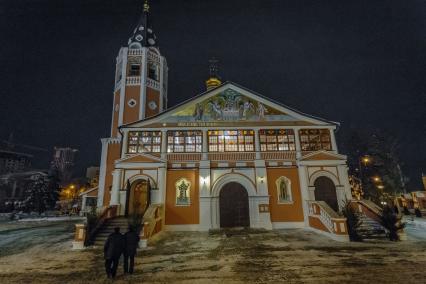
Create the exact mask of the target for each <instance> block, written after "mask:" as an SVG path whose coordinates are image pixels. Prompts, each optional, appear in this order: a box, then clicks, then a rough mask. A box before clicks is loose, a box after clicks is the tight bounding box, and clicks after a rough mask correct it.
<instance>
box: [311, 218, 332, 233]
mask: <svg viewBox="0 0 426 284" xmlns="http://www.w3.org/2000/svg"><path fill="white" fill-rule="evenodd" d="M309 226H311V227H312V228H315V229H318V230H321V231H324V232H328V233H330V231H329V230H328V229H327V227H326V226H324V224H323V223H322V222H321V221H320V220H319V219H317V218H314V217H311V216H309Z"/></svg>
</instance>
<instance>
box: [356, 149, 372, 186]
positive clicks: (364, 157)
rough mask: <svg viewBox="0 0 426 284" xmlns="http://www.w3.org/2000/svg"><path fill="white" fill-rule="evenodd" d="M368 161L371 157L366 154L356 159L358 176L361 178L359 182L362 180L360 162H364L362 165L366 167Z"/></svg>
mask: <svg viewBox="0 0 426 284" xmlns="http://www.w3.org/2000/svg"><path fill="white" fill-rule="evenodd" d="M370 162H371V158H370V157H369V156H368V155H365V156H363V157H361V158H360V159H359V160H358V165H359V178H360V180H361V184H362V182H363V172H362V163H364V167H366V166H367V165H368V164H369V163H370Z"/></svg>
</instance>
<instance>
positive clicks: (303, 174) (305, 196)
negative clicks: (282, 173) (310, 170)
mask: <svg viewBox="0 0 426 284" xmlns="http://www.w3.org/2000/svg"><path fill="white" fill-rule="evenodd" d="M298 166H299V170H298V173H299V183H300V192H301V194H302V208H303V216H304V221H305V227H309V215H308V212H309V208H308V203H307V202H306V201H307V200H309V192H308V186H309V181H308V174H307V170H306V166H301V165H300V164H299V165H298Z"/></svg>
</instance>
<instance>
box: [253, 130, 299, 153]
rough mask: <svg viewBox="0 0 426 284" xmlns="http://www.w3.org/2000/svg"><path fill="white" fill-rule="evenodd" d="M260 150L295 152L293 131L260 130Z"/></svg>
mask: <svg viewBox="0 0 426 284" xmlns="http://www.w3.org/2000/svg"><path fill="white" fill-rule="evenodd" d="M259 142H260V150H261V151H262V152H267V151H295V150H296V146H295V140H294V131H293V129H260V130H259Z"/></svg>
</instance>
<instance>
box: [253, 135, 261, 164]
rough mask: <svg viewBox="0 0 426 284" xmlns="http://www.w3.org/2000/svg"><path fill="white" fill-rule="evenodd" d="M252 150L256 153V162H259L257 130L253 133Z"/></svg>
mask: <svg viewBox="0 0 426 284" xmlns="http://www.w3.org/2000/svg"><path fill="white" fill-rule="evenodd" d="M254 150H255V151H256V160H260V159H261V158H260V142H259V130H258V129H256V130H255V131H254Z"/></svg>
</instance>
